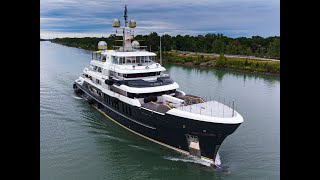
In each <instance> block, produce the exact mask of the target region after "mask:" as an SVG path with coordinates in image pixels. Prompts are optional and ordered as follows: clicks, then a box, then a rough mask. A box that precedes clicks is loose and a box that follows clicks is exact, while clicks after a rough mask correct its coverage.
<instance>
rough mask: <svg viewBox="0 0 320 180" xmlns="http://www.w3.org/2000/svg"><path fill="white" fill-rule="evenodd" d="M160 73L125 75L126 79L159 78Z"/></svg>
mask: <svg viewBox="0 0 320 180" xmlns="http://www.w3.org/2000/svg"><path fill="white" fill-rule="evenodd" d="M160 73H161V72H160V71H159V72H148V73H136V74H123V77H125V78H137V77H149V76H157V75H160Z"/></svg>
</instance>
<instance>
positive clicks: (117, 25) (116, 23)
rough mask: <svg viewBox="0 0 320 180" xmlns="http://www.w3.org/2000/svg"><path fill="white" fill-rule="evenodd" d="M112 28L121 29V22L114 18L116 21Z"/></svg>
mask: <svg viewBox="0 0 320 180" xmlns="http://www.w3.org/2000/svg"><path fill="white" fill-rule="evenodd" d="M112 27H114V28H118V27H120V20H119V19H117V18H114V19H113V20H112Z"/></svg>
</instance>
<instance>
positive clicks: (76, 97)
mask: <svg viewBox="0 0 320 180" xmlns="http://www.w3.org/2000/svg"><path fill="white" fill-rule="evenodd" d="M72 97H73V98H75V99H82V98H81V97H78V96H75V95H72Z"/></svg>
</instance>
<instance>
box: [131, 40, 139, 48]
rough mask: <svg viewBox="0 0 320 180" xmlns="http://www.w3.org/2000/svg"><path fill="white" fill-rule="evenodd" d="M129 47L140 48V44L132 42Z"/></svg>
mask: <svg viewBox="0 0 320 180" xmlns="http://www.w3.org/2000/svg"><path fill="white" fill-rule="evenodd" d="M131 46H132V47H137V46H140V43H139V42H138V41H132V43H131Z"/></svg>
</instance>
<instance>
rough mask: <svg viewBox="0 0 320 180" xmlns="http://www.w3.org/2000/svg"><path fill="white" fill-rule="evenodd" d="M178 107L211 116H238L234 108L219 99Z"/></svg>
mask: <svg viewBox="0 0 320 180" xmlns="http://www.w3.org/2000/svg"><path fill="white" fill-rule="evenodd" d="M176 109H179V110H182V111H186V112H189V113H195V114H200V115H204V116H210V117H223V118H231V117H233V116H236V112H235V111H233V109H232V108H230V107H228V106H226V105H224V104H222V103H219V102H218V101H207V102H202V103H197V104H191V105H186V106H179V107H176ZM233 113H234V114H233Z"/></svg>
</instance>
